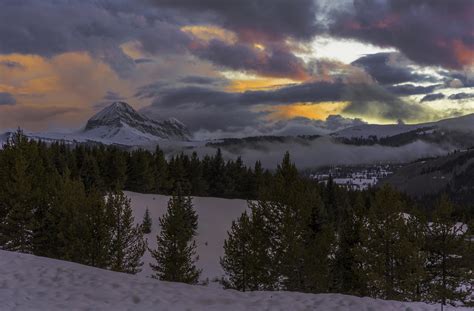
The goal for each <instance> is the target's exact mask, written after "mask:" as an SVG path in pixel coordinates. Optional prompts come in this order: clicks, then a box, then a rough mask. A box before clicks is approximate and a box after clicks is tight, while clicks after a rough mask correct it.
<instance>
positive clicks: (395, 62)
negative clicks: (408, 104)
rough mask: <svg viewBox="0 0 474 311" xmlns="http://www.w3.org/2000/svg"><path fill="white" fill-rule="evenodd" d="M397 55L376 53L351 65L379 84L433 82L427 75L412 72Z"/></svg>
mask: <svg viewBox="0 0 474 311" xmlns="http://www.w3.org/2000/svg"><path fill="white" fill-rule="evenodd" d="M406 62H407V61H406V60H405V59H403V57H402V56H401V55H400V54H399V53H376V54H370V55H366V56H363V57H361V58H359V59H357V60H356V61H354V62H353V63H352V65H354V66H359V67H362V68H363V69H364V70H365V71H366V72H368V73H369V74H370V75H371V76H372V77H373V78H374V79H375V80H376V81H377V82H379V83H380V84H397V83H403V82H420V81H433V78H432V77H430V76H427V75H422V74H418V73H416V72H413V70H411V69H410V67H407V64H406Z"/></svg>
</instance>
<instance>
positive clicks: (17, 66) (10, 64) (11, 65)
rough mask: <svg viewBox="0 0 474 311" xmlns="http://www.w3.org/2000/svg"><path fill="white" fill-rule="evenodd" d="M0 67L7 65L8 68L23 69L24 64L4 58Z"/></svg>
mask: <svg viewBox="0 0 474 311" xmlns="http://www.w3.org/2000/svg"><path fill="white" fill-rule="evenodd" d="M0 67H5V68H8V69H23V68H24V66H23V65H22V64H20V63H19V62H15V61H11V60H3V61H0Z"/></svg>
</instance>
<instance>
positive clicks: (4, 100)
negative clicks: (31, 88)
mask: <svg viewBox="0 0 474 311" xmlns="http://www.w3.org/2000/svg"><path fill="white" fill-rule="evenodd" d="M15 104H16V99H15V97H13V95H12V94H10V93H5V92H0V106H3V105H15Z"/></svg>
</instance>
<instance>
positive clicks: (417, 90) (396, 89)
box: [387, 83, 440, 95]
mask: <svg viewBox="0 0 474 311" xmlns="http://www.w3.org/2000/svg"><path fill="white" fill-rule="evenodd" d="M437 87H440V84H433V85H429V86H419V85H418V86H417V85H413V84H411V83H409V84H400V85H393V86H387V90H389V91H390V92H392V93H393V94H397V95H416V94H428V93H431V92H433V91H434V90H435V89H436V88H437Z"/></svg>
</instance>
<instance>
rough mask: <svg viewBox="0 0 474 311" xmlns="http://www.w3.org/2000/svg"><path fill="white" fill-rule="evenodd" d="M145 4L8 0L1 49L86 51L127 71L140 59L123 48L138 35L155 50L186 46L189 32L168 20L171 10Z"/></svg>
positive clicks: (1, 15) (0, 13)
mask: <svg viewBox="0 0 474 311" xmlns="http://www.w3.org/2000/svg"><path fill="white" fill-rule="evenodd" d="M145 5H146V4H145V3H144V2H140V1H128V0H116V1H112V0H101V1H94V0H85V1H77V2H73V1H54V0H42V1H33V0H21V1H17V0H5V1H2V4H1V10H0V53H2V54H8V53H22V54H37V55H41V56H46V57H51V56H54V55H57V54H61V53H65V52H71V51H85V52H90V53H91V54H93V55H95V56H98V57H101V58H103V59H104V60H105V61H107V62H108V63H110V64H111V65H112V67H113V68H114V69H115V70H117V71H118V72H124V73H125V72H126V71H127V70H129V69H130V67H131V66H133V65H134V62H133V60H132V59H130V58H129V57H127V56H125V55H124V54H123V53H122V51H121V49H120V45H121V44H122V43H124V42H127V41H130V40H138V41H139V42H141V44H142V47H143V49H144V50H146V51H149V52H153V53H171V52H173V53H174V52H182V51H185V49H186V45H187V44H188V43H189V38H188V36H187V35H186V34H185V33H183V32H182V31H180V29H179V27H178V26H177V25H175V24H174V23H169V22H168V21H167V20H165V18H164V16H165V15H166V12H163V11H158V10H156V9H154V8H153V7H150V6H148V5H146V6H145ZM165 42H166V44H164V43H165Z"/></svg>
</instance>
